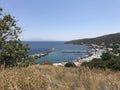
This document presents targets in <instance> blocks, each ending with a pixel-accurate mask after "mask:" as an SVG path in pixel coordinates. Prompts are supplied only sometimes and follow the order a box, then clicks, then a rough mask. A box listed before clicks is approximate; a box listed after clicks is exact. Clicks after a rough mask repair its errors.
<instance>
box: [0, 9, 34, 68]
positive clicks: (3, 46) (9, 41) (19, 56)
mask: <svg viewBox="0 0 120 90" xmlns="http://www.w3.org/2000/svg"><path fill="white" fill-rule="evenodd" d="M16 23H17V22H16V20H15V18H14V17H12V16H11V15H10V14H7V15H3V14H2V9H1V8H0V64H5V66H16V65H23V64H24V65H25V63H27V64H28V63H30V62H31V61H32V63H33V62H34V61H33V59H32V58H31V57H30V56H29V55H27V52H28V50H29V49H30V48H29V47H28V45H23V44H22V42H21V40H20V39H19V37H18V36H19V35H20V34H21V32H22V30H21V28H20V27H18V26H17V25H16Z"/></svg>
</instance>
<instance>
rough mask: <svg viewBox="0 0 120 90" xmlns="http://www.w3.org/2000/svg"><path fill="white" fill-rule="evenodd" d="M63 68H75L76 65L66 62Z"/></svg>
mask: <svg viewBox="0 0 120 90" xmlns="http://www.w3.org/2000/svg"><path fill="white" fill-rule="evenodd" d="M65 67H76V65H75V64H74V63H73V62H68V63H66V64H65Z"/></svg>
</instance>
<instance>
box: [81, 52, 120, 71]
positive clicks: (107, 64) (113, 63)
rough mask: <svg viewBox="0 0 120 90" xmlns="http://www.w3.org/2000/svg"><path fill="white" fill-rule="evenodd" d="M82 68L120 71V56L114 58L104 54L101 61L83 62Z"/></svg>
mask: <svg viewBox="0 0 120 90" xmlns="http://www.w3.org/2000/svg"><path fill="white" fill-rule="evenodd" d="M82 66H87V67H89V68H99V69H104V70H105V69H106V68H109V69H112V70H119V71H120V56H114V55H112V54H110V53H108V52H107V53H103V55H102V56H101V59H93V60H92V61H90V62H83V63H82Z"/></svg>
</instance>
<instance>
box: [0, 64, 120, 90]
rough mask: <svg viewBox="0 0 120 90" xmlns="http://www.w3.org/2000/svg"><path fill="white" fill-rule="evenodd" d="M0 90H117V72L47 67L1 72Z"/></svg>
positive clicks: (119, 84)
mask: <svg viewBox="0 0 120 90" xmlns="http://www.w3.org/2000/svg"><path fill="white" fill-rule="evenodd" d="M0 90H120V72H112V71H110V70H107V71H102V70H90V69H88V68H65V67H53V66H47V65H41V66H39V65H35V66H30V67H27V68H20V69H18V68H14V69H6V70H4V69H2V70H0Z"/></svg>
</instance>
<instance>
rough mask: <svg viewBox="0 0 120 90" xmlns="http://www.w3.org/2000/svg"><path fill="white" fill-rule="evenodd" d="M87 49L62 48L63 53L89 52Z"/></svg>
mask: <svg viewBox="0 0 120 90" xmlns="http://www.w3.org/2000/svg"><path fill="white" fill-rule="evenodd" d="M87 52H88V51H87V50H62V53H87Z"/></svg>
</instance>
